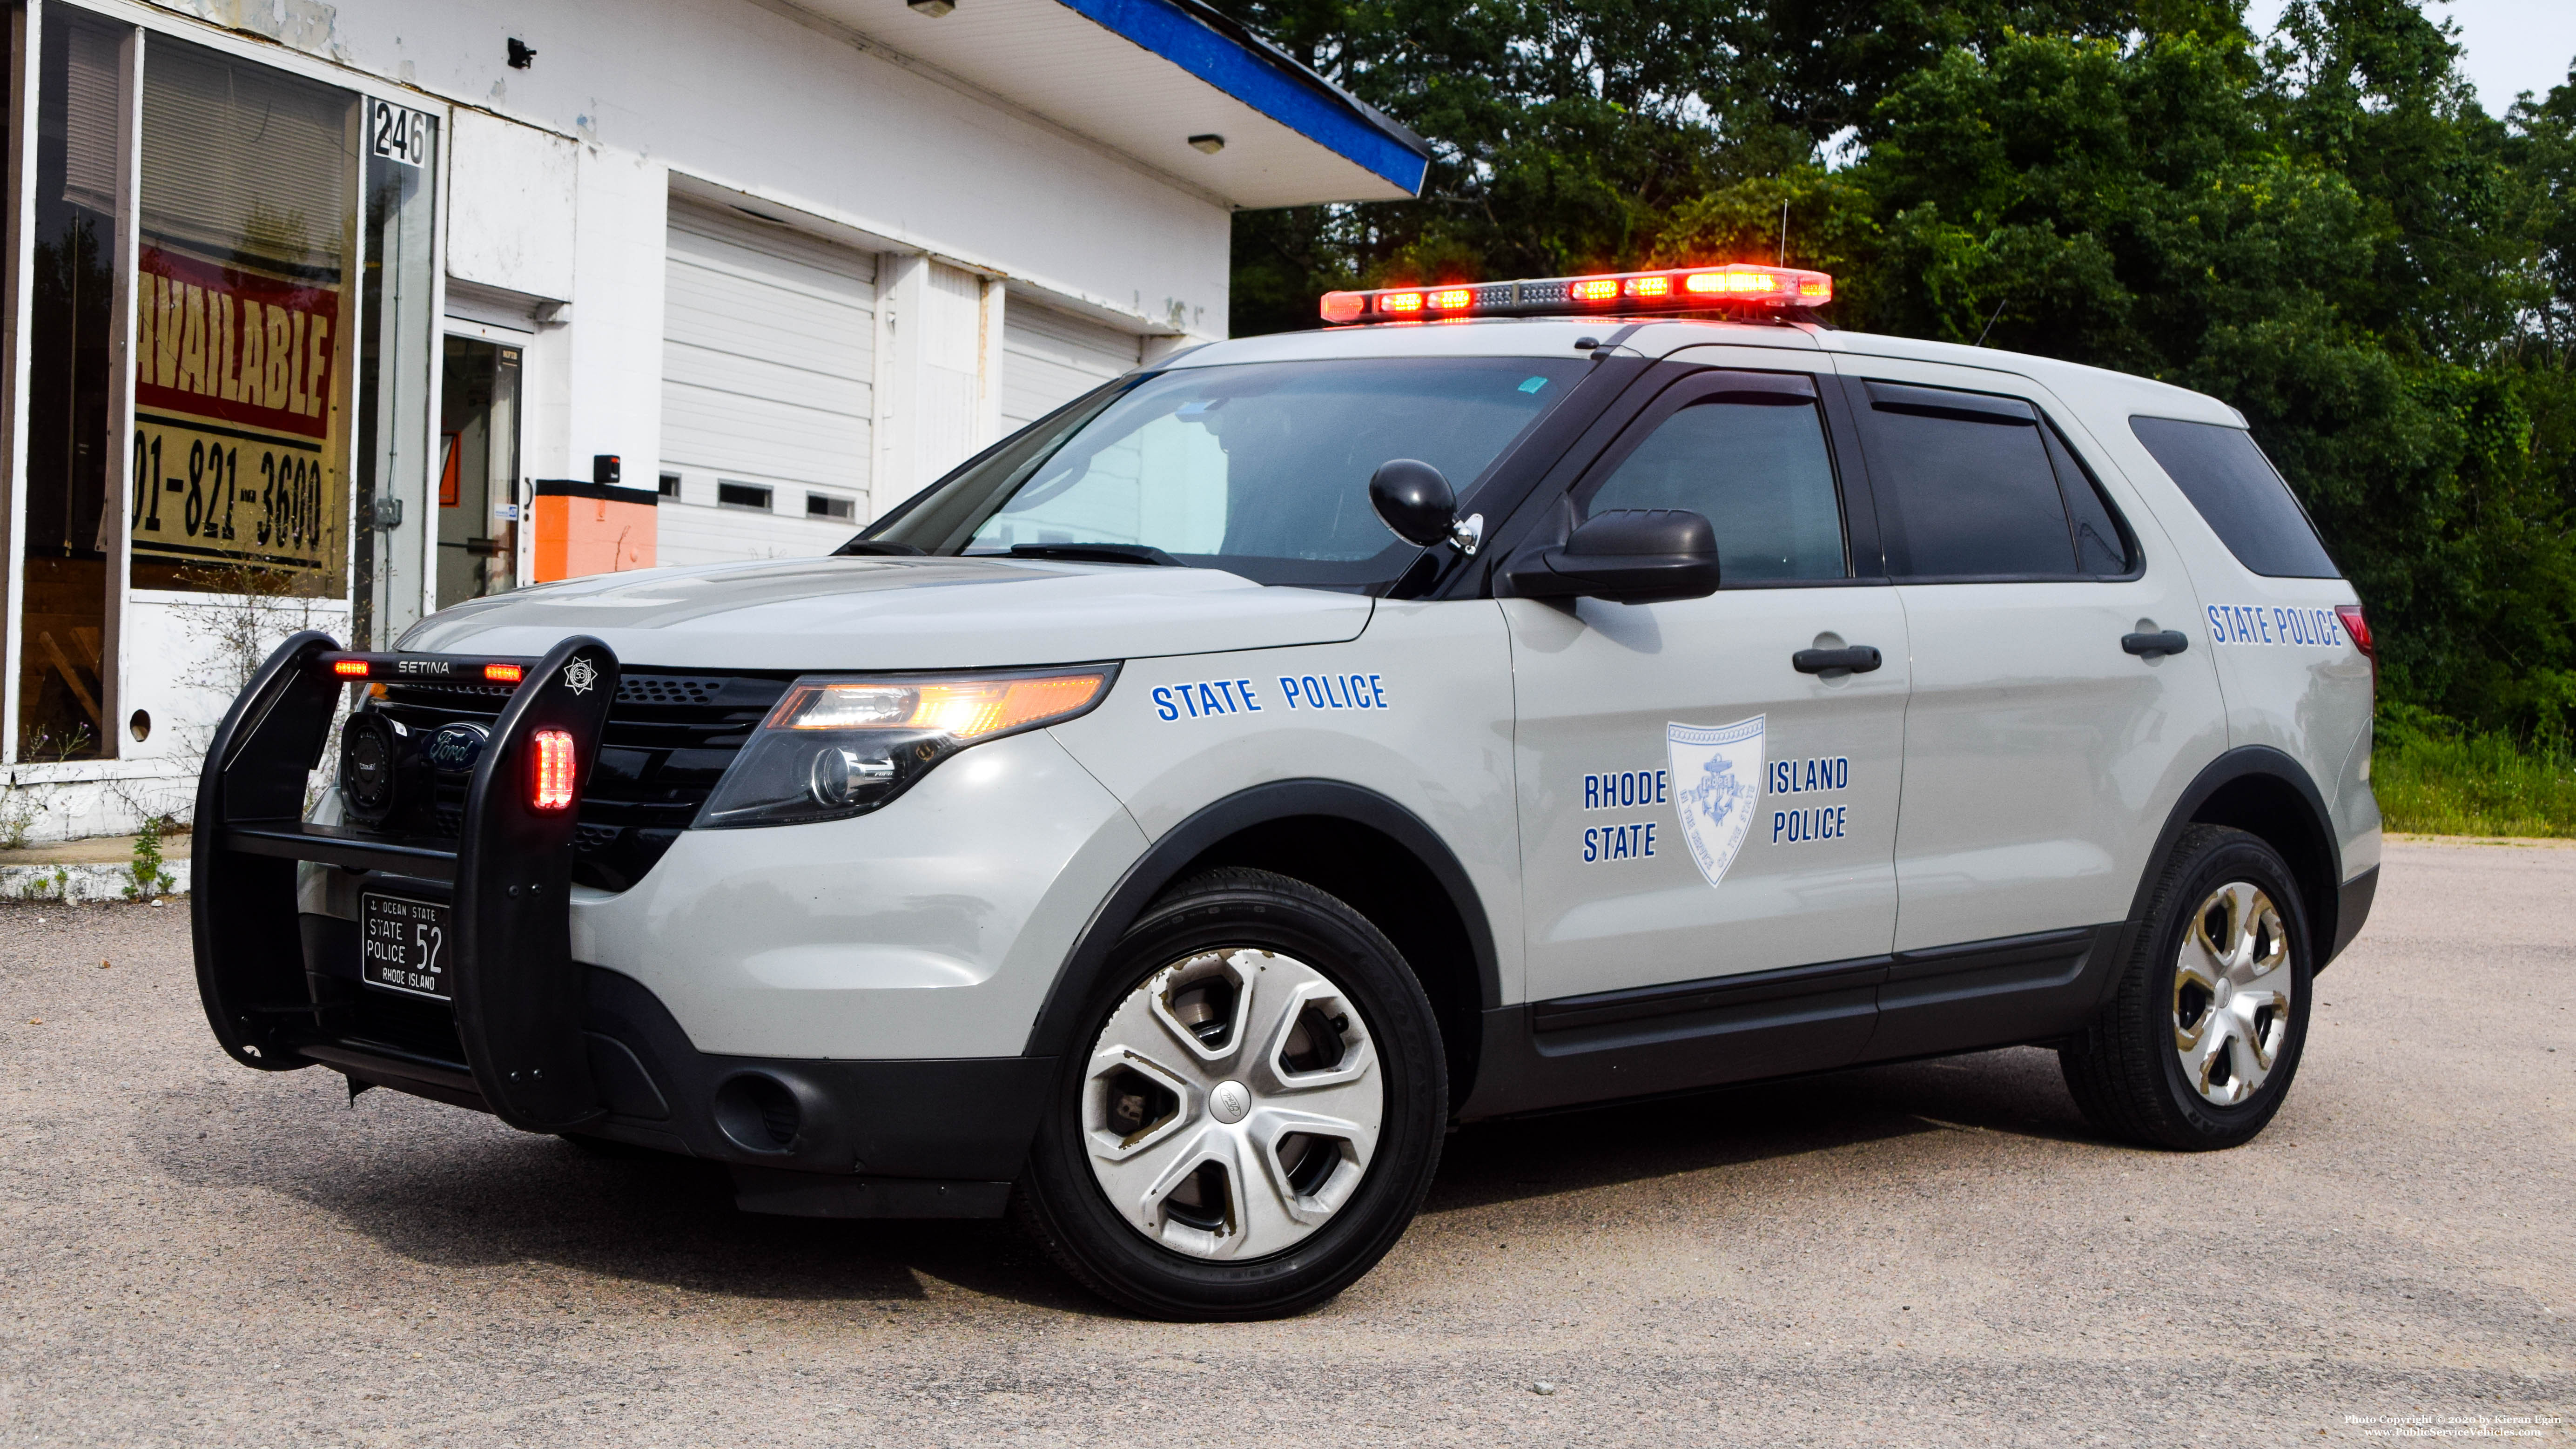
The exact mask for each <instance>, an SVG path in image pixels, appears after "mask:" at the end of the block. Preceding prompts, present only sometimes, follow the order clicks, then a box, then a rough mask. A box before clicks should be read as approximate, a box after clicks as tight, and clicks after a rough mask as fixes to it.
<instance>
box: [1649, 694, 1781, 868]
mask: <svg viewBox="0 0 2576 1449" xmlns="http://www.w3.org/2000/svg"><path fill="white" fill-rule="evenodd" d="M1763 718H1764V717H1763V716H1761V715H1758V714H1757V715H1755V716H1754V717H1753V718H1751V719H1740V720H1737V721H1736V722H1735V723H1733V724H1730V725H1686V724H1668V725H1666V726H1664V748H1665V750H1666V751H1667V752H1668V753H1669V754H1670V755H1671V757H1672V766H1673V808H1674V809H1675V810H1677V811H1679V812H1680V813H1681V817H1682V839H1684V840H1686V841H1689V842H1690V852H1691V859H1693V860H1696V861H1698V862H1699V873H1700V874H1702V875H1704V876H1707V877H1708V883H1709V884H1710V885H1715V884H1717V883H1718V882H1719V881H1721V880H1724V879H1725V878H1726V868H1727V867H1728V866H1730V865H1733V864H1735V852H1737V851H1739V850H1741V849H1743V848H1744V837H1745V835H1746V834H1747V833H1748V832H1750V831H1751V830H1752V829H1753V814H1754V809H1753V807H1754V802H1755V801H1756V800H1757V799H1759V798H1760V797H1761V794H1762V720H1763Z"/></svg>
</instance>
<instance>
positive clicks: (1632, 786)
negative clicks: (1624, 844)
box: [1583, 770, 1672, 810]
mask: <svg viewBox="0 0 2576 1449" xmlns="http://www.w3.org/2000/svg"><path fill="white" fill-rule="evenodd" d="M1671 782H1672V772H1671V771H1669V770H1620V771H1616V772H1614V773H1610V774H1602V775H1586V776H1584V777H1583V808H1584V809H1586V810H1633V809H1635V808H1637V807H1638V806H1640V805H1662V804H1666V803H1668V802H1669V801H1670V800H1671V799H1672V783H1671Z"/></svg>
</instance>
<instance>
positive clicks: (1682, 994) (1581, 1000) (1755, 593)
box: [1502, 353, 1908, 1079]
mask: <svg viewBox="0 0 2576 1449" xmlns="http://www.w3.org/2000/svg"><path fill="white" fill-rule="evenodd" d="M1764 356H1765V365H1766V366H1768V367H1777V366H1778V363H1777V362H1776V361H1772V360H1771V359H1775V358H1777V356H1778V354H1776V353H1773V354H1765V355H1764ZM1829 421H1830V420H1829V417H1828V414H1827V400H1826V398H1825V397H1824V396H1822V395H1820V389H1819V388H1818V387H1817V384H1816V380H1815V378H1814V377H1813V376H1812V375H1810V374H1807V373H1804V372H1783V371H1752V370H1735V369H1710V370H1707V371H1704V372H1699V373H1695V374H1692V375H1689V376H1686V377H1684V378H1683V379H1681V380H1680V381H1678V382H1675V383H1674V384H1672V385H1671V386H1670V387H1669V388H1668V389H1667V390H1666V391H1665V392H1664V393H1663V394H1661V395H1660V396H1658V397H1657V398H1656V399H1655V401H1654V402H1652V403H1651V404H1649V405H1648V406H1647V407H1646V409H1645V410H1644V411H1643V412H1642V413H1640V414H1639V416H1638V417H1637V419H1636V420H1635V421H1634V422H1633V423H1631V424H1630V425H1629V426H1628V427H1627V428H1626V429H1625V430H1623V432H1622V433H1621V435H1620V437H1619V438H1618V440H1617V441H1616V442H1614V443H1613V444H1612V445H1611V447H1610V448H1609V449H1608V450H1607V451H1606V452H1605V453H1604V454H1603V456H1602V457H1601V459H1600V460H1599V461H1598V462H1597V463H1595V464H1594V465H1593V466H1592V467H1591V468H1590V470H1589V471H1588V472H1587V473H1586V474H1585V475H1584V476H1583V477H1582V478H1581V479H1580V480H1579V481H1578V482H1577V483H1576V484H1575V485H1574V487H1573V489H1572V490H1571V492H1570V494H1569V495H1568V500H1567V501H1568V503H1569V504H1570V508H1571V513H1572V515H1573V516H1575V517H1592V516H1595V515H1597V514H1599V513H1601V512H1604V511H1607V510H1610V509H1615V508H1683V509H1689V510H1692V511H1694V512H1697V513H1700V514H1703V515H1705V516H1706V517H1707V518H1708V519H1709V521H1710V523H1711V524H1712V525H1713V526H1714V528H1715V531H1716V535H1717V543H1718V552H1719V566H1720V575H1721V583H1720V586H1719V588H1718V591H1717V592H1716V593H1714V594H1712V595H1710V596H1708V597H1705V598H1698V599H1683V600H1676V601H1666V602H1658V603H1648V604H1622V603H1612V602H1607V601H1604V600H1600V599H1583V600H1580V601H1578V602H1576V603H1575V604H1574V605H1573V606H1572V607H1571V608H1568V607H1565V606H1563V605H1561V604H1557V603H1554V602H1545V601H1540V600H1535V599H1505V600H1503V601H1502V608H1503V612H1504V616H1505V618H1506V619H1507V620H1508V621H1509V625H1510V629H1511V640H1512V659H1513V676H1514V683H1515V690H1516V694H1515V708H1516V714H1517V744H1516V749H1517V759H1518V765H1519V786H1518V789H1519V796H1520V814H1521V850H1522V863H1523V874H1524V880H1525V881H1526V892H1527V911H1528V914H1527V931H1528V940H1527V960H1528V977H1527V980H1528V993H1529V997H1530V999H1531V1000H1532V1001H1533V1002H1535V1003H1538V1009H1537V1012H1536V1013H1535V1015H1536V1024H1537V1025H1538V1027H1539V1030H1540V1031H1541V1033H1542V1038H1541V1040H1542V1050H1545V1049H1546V1047H1545V1042H1546V1040H1547V1036H1546V1034H1547V1032H1548V1030H1549V1027H1550V1024H1551V1023H1552V1022H1554V1023H1577V1024H1581V1030H1580V1031H1578V1032H1577V1033H1576V1034H1577V1035H1582V1034H1584V1033H1593V1034H1599V1033H1608V1034H1609V1037H1615V1038H1618V1039H1620V1040H1622V1041H1634V1040H1639V1039H1651V1038H1652V1036H1653V1035H1654V1034H1656V1033H1659V1032H1662V1031H1665V1030H1668V1029H1669V1030H1675V1031H1680V1032H1682V1033H1684V1034H1688V1033H1690V1032H1691V1031H1693V1030H1696V1029H1700V1028H1709V1027H1710V1022H1711V1018H1710V1012H1711V1010H1712V1004H1713V1003H1715V1002H1718V1001H1720V1000H1721V999H1724V998H1729V997H1731V996H1741V995H1742V994H1743V993H1742V992H1741V991H1733V990H1730V988H1731V987H1742V986H1745V985H1746V984H1747V983H1748V982H1758V981H1762V980H1768V979H1770V978H1772V977H1777V978H1778V984H1779V985H1780V987H1781V990H1780V991H1777V992H1772V993H1770V994H1771V995H1773V996H1780V995H1799V996H1801V997H1802V1007H1801V1011H1802V1017H1801V1020H1802V1021H1803V1022H1804V1029H1797V1030H1791V1031H1787V1032H1782V1031H1780V1030H1777V1029H1776V1025H1777V1024H1776V1023H1770V1025H1771V1026H1772V1027H1773V1028H1774V1029H1770V1030H1765V1031H1762V1032H1759V1033H1747V1034H1746V1036H1745V1037H1744V1038H1743V1039H1742V1040H1741V1042H1740V1043H1739V1044H1738V1045H1737V1046H1736V1047H1734V1048H1731V1049H1730V1052H1729V1055H1730V1058H1731V1059H1735V1060H1736V1064H1737V1065H1738V1066H1740V1067H1741V1068H1743V1070H1719V1071H1716V1072H1714V1073H1713V1076H1712V1079H1715V1078H1716V1077H1723V1076H1734V1075H1753V1074H1755V1073H1756V1072H1757V1071H1758V1070H1760V1069H1762V1067H1763V1062H1762V1061H1758V1060H1755V1056H1756V1055H1761V1056H1764V1057H1765V1058H1766V1059H1767V1056H1769V1055H1777V1054H1779V1053H1782V1052H1792V1053H1801V1054H1803V1055H1801V1056H1800V1057H1799V1064H1801V1065H1829V1064H1831V1063H1830V1062H1829V1061H1816V1060H1813V1058H1815V1057H1816V1056H1818V1055H1820V1054H1821V1055H1822V1056H1824V1057H1827V1058H1830V1057H1832V1056H1834V1055H1836V1054H1838V1053H1841V1054H1845V1059H1848V1056H1849V1055H1856V1054H1857V1053H1858V1051H1859V1049H1860V1046H1861V1044H1862V1042H1863V1041H1864V1040H1865V1039H1866V1038H1867V1036H1868V1033H1869V1028H1870V1024H1871V1020H1872V1017H1873V1014H1874V1011H1875V1006H1874V992H1875V986H1876V982H1877V980H1878V978H1879V976H1880V975H1882V974H1883V968H1884V964H1885V962H1884V958H1885V954H1886V952H1887V951H1888V949H1889V946H1890V943H1891V941H1892V938H1893V935H1894V931H1895V924H1896V878H1895V867H1894V853H1895V841H1896V805H1897V787H1898V768H1899V764H1900V760H1901V756H1902V747H1903V736H1904V723H1905V703H1906V693H1907V682H1908V681H1907V641H1906V630H1905V616H1904V613H1903V609H1902V606H1901V605H1900V604H1899V602H1898V600H1897V596H1896V591H1895V590H1894V589H1892V588H1889V587H1887V586H1886V580H1885V579H1884V578H1883V577H1880V576H1878V575H1879V565H1878V560H1877V557H1876V554H1877V549H1876V546H1875V531H1874V527H1872V526H1870V525H1869V524H1868V522H1867V520H1869V519H1870V518H1871V511H1870V509H1869V508H1868V506H1867V501H1866V499H1865V498H1864V499H1861V500H1859V501H1858V502H1857V504H1856V506H1849V505H1847V504H1846V500H1845V496H1844V483H1843V479H1842V474H1841V470H1840V469H1838V468H1837V466H1836V462H1835V447H1834V440H1833V433H1834V429H1833V428H1832V427H1831V426H1829ZM1855 481H1856V482H1857V480H1855ZM1846 517H1855V518H1859V519H1861V520H1863V521H1864V522H1863V525H1862V528H1861V530H1860V532H1861V535H1862V537H1861V546H1860V547H1859V548H1855V547H1854V546H1853V530H1852V529H1850V528H1848V527H1847V526H1846V523H1845V520H1846ZM1856 559H1857V560H1858V562H1857V563H1856V562H1855V560H1856ZM1854 645H1865V646H1870V647H1872V648H1875V649H1876V650H1877V651H1878V657H1879V663H1878V665H1877V667H1875V668H1870V669H1841V668H1834V669H1825V670H1822V671H1820V672H1806V671H1805V670H1802V669H1801V668H1800V661H1799V660H1798V659H1797V658H1796V656H1797V655H1798V654H1799V653H1800V652H1801V651H1805V650H1819V649H1823V650H1834V649H1843V648H1845V647H1847V646H1854ZM1806 662H1808V663H1810V664H1812V663H1813V662H1814V661H1813V660H1809V661H1806ZM1757 994H1758V993H1757ZM1719 1014H1720V1015H1723V1013H1722V1012H1721V1013H1719ZM1694 1023H1697V1027H1694V1025H1693V1024H1694ZM1711 1029H1718V1030H1723V1029H1724V1028H1723V1026H1722V1024H1721V1025H1718V1026H1716V1027H1714V1028H1711ZM1641 1032H1642V1033H1646V1034H1647V1035H1646V1037H1644V1038H1640V1037H1639V1036H1638V1035H1637V1034H1638V1033H1641ZM1609 1037H1605V1039H1604V1041H1603V1042H1602V1043H1601V1044H1609ZM1739 1054H1741V1055H1740V1056H1739Z"/></svg>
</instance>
